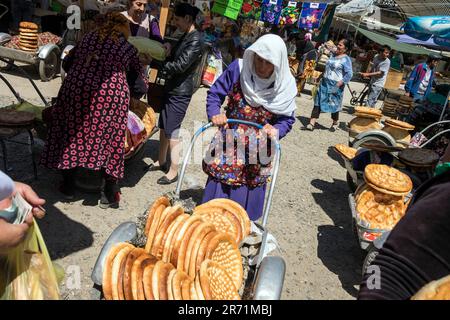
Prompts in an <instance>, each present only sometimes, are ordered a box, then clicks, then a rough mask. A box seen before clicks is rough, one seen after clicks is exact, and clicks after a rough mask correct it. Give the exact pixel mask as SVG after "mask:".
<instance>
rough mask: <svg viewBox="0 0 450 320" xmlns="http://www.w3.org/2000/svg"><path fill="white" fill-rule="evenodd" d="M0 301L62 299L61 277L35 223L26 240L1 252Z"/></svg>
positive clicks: (34, 222)
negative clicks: (59, 286) (59, 282)
mask: <svg viewBox="0 0 450 320" xmlns="http://www.w3.org/2000/svg"><path fill="white" fill-rule="evenodd" d="M0 299H1V300H59V299H60V293H59V288H58V277H57V274H56V272H55V268H54V266H53V264H52V261H51V259H50V256H49V254H48V251H47V247H46V246H45V242H44V239H43V238H42V234H41V231H40V230H39V227H38V225H37V223H36V221H33V225H32V226H31V227H30V229H29V230H28V234H27V236H26V238H25V241H23V242H22V243H21V244H19V245H18V246H17V247H15V248H13V249H11V250H9V251H8V252H6V253H0Z"/></svg>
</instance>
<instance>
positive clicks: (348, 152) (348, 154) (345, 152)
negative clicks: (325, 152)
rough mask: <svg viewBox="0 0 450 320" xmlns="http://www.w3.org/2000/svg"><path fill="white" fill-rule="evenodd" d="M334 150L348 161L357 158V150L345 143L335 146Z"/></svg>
mask: <svg viewBox="0 0 450 320" xmlns="http://www.w3.org/2000/svg"><path fill="white" fill-rule="evenodd" d="M334 149H335V150H336V151H337V152H338V153H339V154H341V155H342V156H344V157H345V158H346V159H348V160H351V159H353V158H354V157H355V156H356V152H357V150H356V149H355V148H352V147H349V146H347V145H345V144H343V143H339V144H337V145H335V146H334Z"/></svg>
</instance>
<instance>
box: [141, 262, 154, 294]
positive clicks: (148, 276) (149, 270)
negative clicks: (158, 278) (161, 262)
mask: <svg viewBox="0 0 450 320" xmlns="http://www.w3.org/2000/svg"><path fill="white" fill-rule="evenodd" d="M154 267H155V265H154V264H149V265H147V266H146V267H145V268H144V273H143V274H142V284H143V286H144V295H145V300H155V296H154V295H153V289H152V274H153V268H154Z"/></svg>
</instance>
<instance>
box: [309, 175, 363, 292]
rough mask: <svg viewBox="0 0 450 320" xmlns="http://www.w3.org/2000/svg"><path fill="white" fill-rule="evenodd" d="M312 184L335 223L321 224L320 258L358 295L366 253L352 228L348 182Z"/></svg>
mask: <svg viewBox="0 0 450 320" xmlns="http://www.w3.org/2000/svg"><path fill="white" fill-rule="evenodd" d="M311 184H312V185H313V186H314V187H316V188H317V189H319V190H320V192H316V193H313V194H312V195H313V198H314V200H315V202H316V203H317V204H318V205H320V206H321V207H322V209H323V210H324V211H325V212H326V213H327V215H328V216H329V217H330V218H331V219H332V220H333V222H334V225H322V226H319V227H318V232H317V240H318V250H317V252H318V257H319V259H320V260H321V261H322V262H323V264H324V265H325V266H326V267H327V268H328V269H329V270H330V271H331V272H333V273H335V274H336V275H337V276H338V277H339V280H340V282H341V284H342V288H343V289H344V290H346V291H347V292H348V293H349V294H350V295H352V296H353V297H356V296H357V293H358V291H357V289H356V288H355V285H359V283H360V281H361V266H362V263H363V260H364V252H363V251H362V250H361V249H360V248H359V245H358V242H357V239H356V238H355V236H354V234H353V231H352V221H351V219H352V217H351V212H350V208H349V207H348V203H347V197H348V193H349V191H348V187H347V183H346V182H345V181H342V180H334V181H333V182H328V181H323V180H319V179H315V180H313V181H312V182H311Z"/></svg>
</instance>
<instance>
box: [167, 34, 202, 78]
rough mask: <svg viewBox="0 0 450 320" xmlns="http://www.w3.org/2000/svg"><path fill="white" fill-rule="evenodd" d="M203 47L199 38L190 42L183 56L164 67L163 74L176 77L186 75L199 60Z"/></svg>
mask: <svg viewBox="0 0 450 320" xmlns="http://www.w3.org/2000/svg"><path fill="white" fill-rule="evenodd" d="M201 52H202V47H201V43H200V39H198V38H197V37H195V38H193V39H190V40H188V43H187V46H186V49H185V50H183V52H182V53H181V55H180V56H179V57H178V58H176V59H175V60H174V61H171V62H167V63H165V64H164V66H163V69H162V71H163V73H165V74H167V75H168V76H174V75H177V74H180V73H184V72H185V71H186V70H187V69H189V67H190V66H191V65H192V64H193V63H195V62H196V60H197V58H198V57H199V56H200V55H201Z"/></svg>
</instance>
